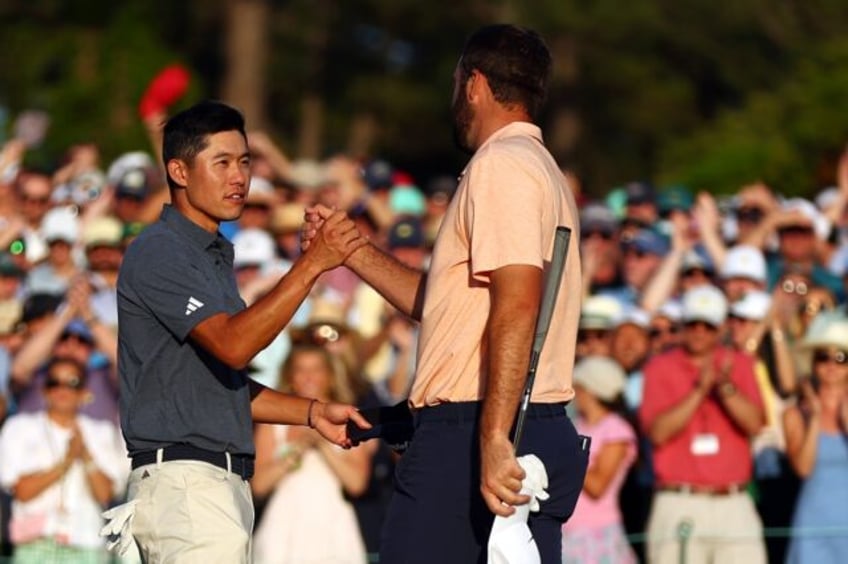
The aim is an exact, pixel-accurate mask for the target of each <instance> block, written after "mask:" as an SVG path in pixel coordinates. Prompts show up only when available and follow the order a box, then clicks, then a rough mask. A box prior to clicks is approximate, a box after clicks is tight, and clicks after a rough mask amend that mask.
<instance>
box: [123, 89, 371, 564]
mask: <svg viewBox="0 0 848 564" xmlns="http://www.w3.org/2000/svg"><path fill="white" fill-rule="evenodd" d="M163 159H164V163H165V167H166V169H167V176H168V185H169V188H170V195H171V204H170V205H166V206H165V208H164V209H163V211H162V215H161V217H160V219H159V221H158V222H156V223H155V224H153V225H151V226H150V227H148V228H147V229H146V230H145V231H144V232H143V233H141V235H139V236H138V238H137V239H136V240H135V241H134V242H133V243H132V244H131V245H130V247H129V248H128V250H127V253H126V256H125V257H124V261H123V265H122V267H121V272H120V276H119V280H118V308H119V326H118V333H119V334H118V340H119V353H118V354H119V357H118V369H119V373H120V385H121V389H120V391H121V397H120V410H121V424H122V427H123V433H124V438H125V439H126V443H127V449H128V450H129V454H130V456H131V457H132V466H133V471H132V474H131V475H130V482H129V493H130V501H129V503H128V504H127V505H126V506H122V507H121V508H120V509H119V510H118V511H113V512H112V513H110V516H111V517H112V521H111V522H110V523H109V524H108V525H107V529H108V531H109V532H111V533H113V534H114V535H115V536H116V537H118V538H117V539H113V540H120V539H121V538H123V540H124V541H125V542H126V541H127V540H128V539H129V538H130V535H131V537H132V538H133V539H134V541H135V543H136V544H137V545H138V547H139V549H140V552H141V556H142V558H143V559H144V561H145V562H166V561H167V562H181V563H184V562H203V563H204V564H207V563H209V562H249V561H250V558H251V554H250V538H251V532H252V528H253V504H252V500H251V496H250V488H249V486H248V483H247V479H249V478H250V477H251V475H252V473H253V458H254V445H253V438H252V425H253V422H254V421H257V422H263V423H281V424H303V425H309V426H311V427H314V428H315V429H317V430H318V431H319V432H320V433H321V435H323V436H324V437H325V438H326V439H328V440H330V441H331V442H333V443H335V444H337V445H340V446H342V447H349V446H350V440H349V438H348V436H347V433H346V430H345V424H346V423H347V422H348V421H349V420H353V421H354V422H356V423H357V424H359V425H361V426H363V427H367V426H368V424H367V423H366V422H365V421H364V420H363V419H362V418H361V416H360V415H359V414H358V412H357V411H356V410H355V409H354V408H353V407H351V406H348V405H342V404H332V403H330V404H324V403H321V402H317V401H316V400H310V399H309V398H299V397H294V396H290V395H286V394H282V393H279V392H276V391H273V390H270V389H268V388H265V387H263V386H261V385H260V384H258V383H256V382H254V381H252V380H250V379H249V378H248V377H247V374H246V371H245V366H246V365H247V364H248V363H249V362H250V360H251V359H252V358H253V356H254V355H255V354H256V353H257V352H259V351H260V350H262V349H263V348H264V347H265V346H267V345H268V343H270V342H271V340H272V339H274V337H275V336H276V335H277V334H278V333H279V332H280V331H281V330H282V329H283V328H284V327H285V326H286V324H287V323H288V322H289V321H290V319H291V317H292V315H293V314H294V312H295V311H296V309H297V308H298V306H299V305H300V303H301V302H302V301H303V299H304V298H305V297H306V296H307V294H308V293H309V291H310V289H311V287H312V285H313V284H314V282H315V280H316V279H317V278H318V276H319V275H320V274H321V273H322V272H324V271H326V270H328V269H331V268H334V267H335V266H337V265H339V264H341V263H342V261H343V260H344V259H345V258H346V257H347V256H348V255H350V253H351V252H353V251H354V250H356V249H357V248H359V247H361V246H362V245H363V244H364V243H365V241H364V240H363V239H362V238H361V236H360V235H359V233H358V232H357V230H356V229H355V228H354V225H353V222H352V221H351V220H349V219H347V218H345V217H344V216H343V215H342V214H337V215H335V216H334V217H333V218H331V219H330V220H329V221H328V222H327V224H326V225H325V227H324V228H323V229H322V230H321V233H320V235H319V236H318V237H317V238H316V239H315V240H314V241H313V244H312V246H311V247H310V249H309V250H308V252H306V253H304V254H303V255H302V256H301V257H300V259H298V261H297V262H295V264H294V265H293V267H292V269H291V270H290V271H289V273H288V274H286V275H285V276H283V277H282V278H281V279H280V281H279V282H278V284H277V285H276V286H275V287H274V288H273V289H272V290H271V291H270V292H268V293H267V294H266V295H265V296H264V297H263V298H261V299H259V300H258V301H257V302H256V303H254V304H253V305H252V306H251V307H248V308H246V307H245V304H244V302H243V301H242V299H241V298H240V297H239V293H238V290H237V288H236V282H235V278H234V274H233V247H232V245H231V244H230V243H229V242H228V241H227V240H226V239H224V237H223V236H222V235H221V234H220V233H219V232H218V226H219V224H220V222H222V221H229V220H233V219H236V218H238V217H239V215H240V214H241V212H242V209H243V208H244V203H245V200H246V197H247V193H248V190H249V178H250V152H249V149H248V146H247V138H246V135H245V131H244V120H243V118H242V116H241V114H240V113H239V112H238V111H236V110H235V109H233V108H231V107H229V106H226V105H224V104H221V103H218V102H203V103H201V104H198V105H196V106H194V107H191V108H189V109H188V110H185V111H184V112H182V113H180V114H177V115H175V116H174V117H173V118H172V119H171V120H170V121H168V123H167V124H166V126H165V132H164V147H163ZM121 533H122V534H123V535H121Z"/></svg>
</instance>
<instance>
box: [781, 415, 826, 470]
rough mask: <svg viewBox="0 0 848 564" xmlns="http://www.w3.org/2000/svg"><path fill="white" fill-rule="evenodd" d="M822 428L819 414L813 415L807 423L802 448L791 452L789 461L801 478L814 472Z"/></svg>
mask: <svg viewBox="0 0 848 564" xmlns="http://www.w3.org/2000/svg"><path fill="white" fill-rule="evenodd" d="M820 429H821V422H820V421H819V417H818V416H817V415H814V416H812V417H811V418H810V420H809V421H808V423H807V427H806V432H805V433H804V440H803V442H802V443H801V448H800V449H798V451H797V452H794V453H789V461H790V462H791V463H792V467H793V468H794V469H795V472H796V473H797V474H798V476H799V477H801V478H806V477H807V476H809V475H810V474H811V473H812V472H813V467H814V466H815V464H816V454H817V449H818V440H819V432H820Z"/></svg>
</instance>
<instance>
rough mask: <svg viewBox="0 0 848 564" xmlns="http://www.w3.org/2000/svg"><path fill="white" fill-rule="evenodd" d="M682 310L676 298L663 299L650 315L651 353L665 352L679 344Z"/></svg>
mask: <svg viewBox="0 0 848 564" xmlns="http://www.w3.org/2000/svg"><path fill="white" fill-rule="evenodd" d="M682 314H683V311H682V308H681V306H680V302H679V301H677V300H667V301H665V302H664V303H663V304H662V305H661V306H660V307H659V309H657V310H656V311H655V312H654V314H653V315H652V316H651V326H650V328H649V330H648V331H649V333H650V336H651V354H659V353H663V352H666V351H668V350H670V349H672V348H674V347H676V346H677V345H679V344H680V320H681V317H682Z"/></svg>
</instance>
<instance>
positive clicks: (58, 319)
mask: <svg viewBox="0 0 848 564" xmlns="http://www.w3.org/2000/svg"><path fill="white" fill-rule="evenodd" d="M70 318H71V312H70V308H65V309H64V310H63V311H62V312H61V313H59V314H57V315H55V316H53V318H52V319H50V321H48V322H47V323H46V324H45V325H44V326H43V327H42V328H41V329H40V330H39V331H37V332H36V333H34V334H33V335H32V336H31V337H30V338H29V339H28V340H27V341H26V342H25V343H24V344H23V346H22V347H21V348H20V350H19V351H18V353H17V354H16V355H15V359H14V361H12V370H11V378H12V381H13V382H15V384H17V385H19V386H26V385H27V384H29V381H30V380H31V378H32V375H33V372H35V370H36V369H37V368H38V367H39V366H41V365H42V364H43V363H44V362H45V361H46V360H47V359H48V358H50V355H51V353H52V352H53V347H54V346H55V345H56V342H57V341H58V340H59V337H60V336H61V335H62V331H63V330H64V329H65V326H66V325H67V323H68V321H69V320H70Z"/></svg>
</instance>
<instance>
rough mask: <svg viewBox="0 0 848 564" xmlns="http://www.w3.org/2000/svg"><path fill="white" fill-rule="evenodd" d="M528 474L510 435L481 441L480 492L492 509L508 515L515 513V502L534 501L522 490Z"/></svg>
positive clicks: (505, 515) (498, 513)
mask: <svg viewBox="0 0 848 564" xmlns="http://www.w3.org/2000/svg"><path fill="white" fill-rule="evenodd" d="M524 476H525V472H524V469H523V468H522V467H521V465H520V464H518V460H516V458H515V452H514V451H513V446H512V442H510V440H509V438H508V437H506V436H502V437H493V438H489V439H485V438H484V439H483V440H482V441H481V445H480V493H481V494H482V496H483V500H484V501H485V502H486V505H487V506H488V507H489V510H490V511H491V512H492V513H494V514H495V515H501V516H503V517H507V516H509V515H512V514H513V513H515V507H513V506H515V505H522V504H525V503H527V502H529V501H530V497H529V496H526V495H521V494H520V493H519V492H521V481H522V480H524Z"/></svg>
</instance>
